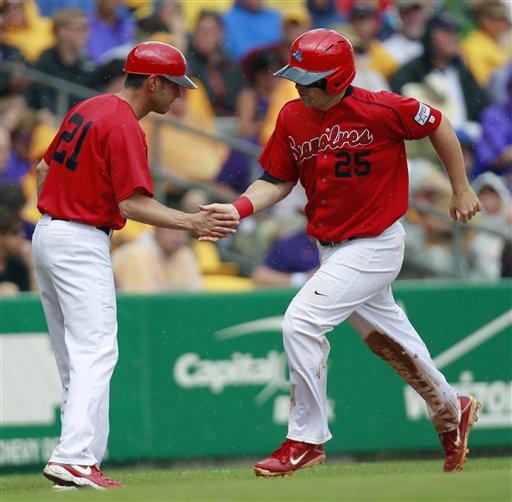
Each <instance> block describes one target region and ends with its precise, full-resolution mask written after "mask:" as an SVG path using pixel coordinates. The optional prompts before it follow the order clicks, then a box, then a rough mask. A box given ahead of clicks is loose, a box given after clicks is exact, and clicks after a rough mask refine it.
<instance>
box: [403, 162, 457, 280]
mask: <svg viewBox="0 0 512 502" xmlns="http://www.w3.org/2000/svg"><path fill="white" fill-rule="evenodd" d="M409 176H410V185H409V187H410V199H411V202H412V205H414V204H423V205H426V206H430V207H432V208H434V209H436V208H437V209H438V210H442V211H443V213H445V214H446V212H447V211H448V207H449V202H450V193H451V192H450V184H449V182H448V179H447V178H446V176H445V175H444V174H443V173H441V172H440V171H438V170H437V169H436V168H435V167H434V166H433V165H432V164H430V163H429V162H427V161H424V160H416V161H410V162H409ZM402 224H403V226H404V228H405V231H406V237H405V263H406V266H405V267H404V269H403V271H402V272H401V277H402V278H404V277H417V278H419V277H432V276H438V277H453V276H455V275H457V272H456V271H457V268H456V267H457V259H463V258H464V257H458V258H456V256H455V253H454V250H453V235H452V231H453V229H452V224H451V222H450V221H449V220H447V219H444V218H442V217H440V216H438V215H436V214H434V213H432V212H428V211H424V210H422V209H421V208H419V209H416V208H414V207H412V208H411V209H410V210H409V211H408V212H407V215H406V217H405V218H403V219H402Z"/></svg>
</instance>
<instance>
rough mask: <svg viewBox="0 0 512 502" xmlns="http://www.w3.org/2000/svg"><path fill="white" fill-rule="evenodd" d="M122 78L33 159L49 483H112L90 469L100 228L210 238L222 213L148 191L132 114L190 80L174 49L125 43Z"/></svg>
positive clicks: (109, 299) (99, 331)
mask: <svg viewBox="0 0 512 502" xmlns="http://www.w3.org/2000/svg"><path fill="white" fill-rule="evenodd" d="M124 70H125V72H126V73H127V74H128V75H127V78H126V82H125V84H124V88H123V89H122V90H121V91H120V92H119V93H117V94H106V95H101V96H97V97H94V98H91V99H88V100H86V101H83V102H81V103H79V104H78V105H76V106H75V107H74V108H73V109H71V110H70V111H69V113H68V115H67V116H66V117H65V119H64V121H63V123H62V125H61V127H60V130H59V131H58V133H57V135H56V136H55V139H54V140H53V141H52V143H51V145H50V147H49V148H48V150H47V152H46V153H45V155H44V158H43V160H42V161H41V162H40V163H39V165H38V166H37V172H38V195H39V199H38V204H37V206H38V208H39V210H40V212H41V213H42V218H41V219H40V221H39V222H38V224H37V227H36V230H35V233H34V238H33V254H34V263H35V270H36V278H37V282H38V286H39V292H40V296H41V301H42V304H43V308H44V312H45V316H46V320H47V324H48V329H49V332H50V338H51V343H52V347H53V351H54V353H55V358H56V362H57V366H58V370H59V374H60V378H61V381H62V402H61V418H62V432H61V436H60V440H59V444H58V445H57V447H56V448H55V450H54V452H53V454H52V455H51V458H50V461H49V462H48V464H47V465H46V467H45V468H44V471H43V472H44V475H45V476H46V477H47V478H49V479H50V480H52V481H54V483H55V485H54V486H55V488H56V489H65V488H66V487H77V486H92V487H93V488H97V489H109V488H118V487H119V486H120V484H119V483H117V482H116V481H114V480H112V479H109V478H107V477H105V476H104V475H103V474H102V472H101V471H100V469H99V466H100V464H101V461H102V458H103V456H104V453H105V449H106V446H107V438H108V431H109V421H108V409H109V383H110V377H111V375H112V372H113V370H114V366H115V364H116V361H117V356H118V350H117V320H116V298H115V287H114V278H113V273H112V266H111V262H110V238H109V237H110V233H111V232H112V230H118V229H121V228H123V226H124V225H125V223H126V219H127V218H130V219H134V220H137V221H141V222H143V223H148V224H151V225H156V226H161V227H167V228H177V229H182V230H190V231H192V232H194V233H195V234H196V235H198V236H202V235H208V236H209V238H210V239H213V240H216V239H218V238H219V237H223V236H226V235H228V234H230V233H232V232H234V227H235V226H236V225H237V223H236V222H235V221H232V219H231V218H230V217H229V216H227V215H221V214H220V215H219V214H217V215H216V214H214V213H212V212H209V213H208V212H206V213H205V212H202V211H199V212H198V213H196V214H185V213H182V212H180V211H175V210H172V209H170V208H167V207H166V206H164V205H162V204H160V203H159V202H157V201H156V200H154V199H153V198H152V197H153V186H152V181H151V174H150V170H149V166H148V159H147V145H146V140H145V136H144V133H143V131H142V129H141V128H140V126H139V123H138V121H139V120H140V119H141V118H142V117H144V116H145V115H147V114H148V113H149V112H152V111H154V112H157V113H166V112H167V111H168V110H169V107H170V105H171V103H172V102H173V101H174V100H175V99H176V98H179V97H180V87H181V86H183V87H188V88H195V85H194V84H193V82H192V81H191V80H189V79H188V77H187V76H186V75H185V71H186V63H185V58H184V57H183V54H181V52H180V51H178V50H177V49H175V48H174V47H172V46H170V45H167V44H164V43H160V42H144V43H142V44H139V45H137V46H136V47H134V48H133V49H132V50H131V51H130V53H129V55H128V57H127V60H126V64H125V68H124Z"/></svg>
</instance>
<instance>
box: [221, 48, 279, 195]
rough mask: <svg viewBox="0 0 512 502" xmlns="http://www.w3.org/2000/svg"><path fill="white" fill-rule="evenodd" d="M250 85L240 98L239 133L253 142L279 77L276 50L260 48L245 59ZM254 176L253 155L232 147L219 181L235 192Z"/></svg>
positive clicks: (257, 138) (238, 191)
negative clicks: (274, 75) (277, 75)
mask: <svg viewBox="0 0 512 502" xmlns="http://www.w3.org/2000/svg"><path fill="white" fill-rule="evenodd" d="M243 67H244V68H245V72H246V74H247V77H248V79H249V83H250V85H248V86H247V87H245V88H244V89H243V90H242V91H241V92H240V95H239V97H238V100H237V115H238V136H239V137H240V138H242V139H245V140H247V141H250V142H251V143H254V144H258V143H259V135H260V132H261V128H262V126H263V122H264V119H265V116H266V114H267V110H268V106H269V102H270V99H271V96H272V93H273V91H274V89H275V87H276V85H277V82H278V80H277V79H276V78H275V77H273V76H272V74H273V73H275V72H276V71H277V70H279V68H280V62H279V55H278V53H277V52H276V51H275V50H272V49H268V50H258V51H255V52H253V53H252V54H249V55H248V56H247V57H246V58H245V60H244V63H243ZM252 178H253V174H252V163H251V159H250V158H249V157H248V156H247V155H245V154H243V153H241V152H239V151H236V150H232V152H231V155H230V156H229V158H228V160H227V161H226V164H225V165H224V167H223V169H222V171H221V172H220V174H219V176H218V177H217V182H218V183H219V184H220V185H223V186H224V188H226V189H231V191H232V193H233V195H236V194H241V193H242V192H244V191H245V189H246V188H247V187H248V186H249V185H250V184H251V182H252Z"/></svg>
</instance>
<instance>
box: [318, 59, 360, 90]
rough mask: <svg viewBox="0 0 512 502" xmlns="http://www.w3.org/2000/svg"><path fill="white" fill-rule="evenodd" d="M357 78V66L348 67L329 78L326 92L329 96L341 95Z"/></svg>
mask: <svg viewBox="0 0 512 502" xmlns="http://www.w3.org/2000/svg"><path fill="white" fill-rule="evenodd" d="M355 76H356V69H355V66H354V65H353V64H352V65H348V66H347V67H345V68H343V69H340V70H338V71H336V72H335V73H333V74H332V75H329V76H328V77H327V86H326V87H325V90H326V91H327V92H328V93H329V94H341V93H342V92H343V91H344V90H345V89H346V88H347V87H348V86H349V85H350V83H351V82H352V80H354V77H355Z"/></svg>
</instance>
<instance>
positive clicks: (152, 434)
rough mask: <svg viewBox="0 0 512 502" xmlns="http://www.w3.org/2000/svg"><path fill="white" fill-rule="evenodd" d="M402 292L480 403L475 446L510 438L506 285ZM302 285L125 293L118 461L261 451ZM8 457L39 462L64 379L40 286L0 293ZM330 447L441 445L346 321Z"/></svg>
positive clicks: (276, 432)
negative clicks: (288, 317)
mask: <svg viewBox="0 0 512 502" xmlns="http://www.w3.org/2000/svg"><path fill="white" fill-rule="evenodd" d="M394 293H395V297H396V299H397V301H398V302H399V303H400V304H401V305H402V306H403V308H404V309H405V310H406V311H407V313H408V315H409V317H410V319H411V320H412V322H413V324H414V325H415V326H416V328H417V330H418V331H419V332H420V334H421V335H422V337H423V339H424V340H425V342H426V343H427V345H428V346H429V348H430V351H431V354H432V356H433V358H434V359H435V361H436V363H437V364H438V366H439V367H440V368H441V369H442V370H443V371H444V373H445V375H446V376H447V378H448V380H449V381H450V382H451V383H452V384H453V385H455V386H456V387H457V388H458V389H459V390H460V391H461V392H464V393H466V392H471V393H473V394H475V395H477V396H478V398H479V399H480V401H481V402H482V405H483V408H482V414H481V418H480V420H479V422H478V425H477V427H476V429H475V431H474V434H473V436H472V441H471V443H472V447H473V448H475V447H480V448H483V447H489V448H510V447H511V434H512V428H511V426H512V417H511V396H512V388H511V385H512V384H511V372H512V370H511V354H512V336H511V335H512V329H511V325H512V310H511V283H510V282H502V283H497V284H495V283H488V284H484V285H476V284H472V283H430V282H418V283H407V282H402V283H397V284H396V285H395V288H394ZM293 294H294V292H293V291H289V290H284V291H283V290H280V291H271V292H269V291H262V292H254V293H243V294H186V295H185V294H176V295H162V296H120V297H119V299H118V311H119V314H118V318H119V348H120V358H119V363H118V366H117V369H116V371H115V373H114V377H113V381H112V388H111V435H110V442H109V449H108V458H109V461H110V462H112V463H113V462H116V461H120V462H126V461H137V460H145V459H146V460H170V459H184V458H218V457H240V456H244V455H250V456H257V455H262V454H266V453H268V452H269V451H271V450H272V449H273V448H275V447H276V446H277V445H278V444H279V443H280V442H281V441H282V440H283V438H284V436H285V434H286V423H287V417H288V412H289V398H288V376H287V365H286V361H285V357H284V354H283V349H282V342H281V334H280V323H281V319H282V315H283V313H284V311H285V309H286V306H287V304H288V303H289V301H290V300H291V298H292V297H293ZM0 313H1V327H0V330H1V337H0V340H1V363H2V375H1V376H2V394H1V412H2V415H1V420H2V422H1V440H0V449H1V452H0V453H1V463H2V466H3V467H4V468H5V469H8V470H11V469H12V468H16V467H22V466H30V465H37V464H40V463H42V462H44V461H45V460H46V458H47V456H48V454H49V452H50V451H51V449H52V448H53V446H54V444H55V441H56V436H57V435H58V432H59V413H58V409H59V392H60V389H59V380H58V376H57V371H56V367H55V363H54V361H53V356H52V353H51V349H50V344H49V339H48V335H47V328H46V323H45V320H44V316H43V313H42V309H41V306H40V303H39V300H38V298H36V297H34V296H25V297H21V298H17V299H5V300H3V301H2V303H1V312H0ZM329 339H330V342H331V346H332V348H331V357H330V361H329V385H328V396H329V415H330V426H331V430H332V433H333V436H334V438H333V439H332V440H331V441H330V442H329V443H328V445H327V450H328V452H330V453H360V452H377V451H391V450H409V451H410V450H417V451H419V450H421V451H426V450H434V449H437V448H438V440H437V436H436V435H435V433H434V430H433V428H432V426H431V424H430V422H429V420H428V419H427V413H426V408H425V406H424V405H423V402H422V400H421V399H420V398H418V397H417V396H416V395H415V393H414V392H412V391H411V390H410V389H408V388H407V386H405V384H404V383H403V382H402V381H401V380H400V379H399V378H398V377H397V376H396V375H395V373H394V372H393V370H392V369H391V368H390V367H388V366H387V365H386V363H384V362H383V361H381V360H380V359H379V358H378V357H377V356H375V355H374V354H373V353H371V352H370V351H369V350H368V349H367V347H366V346H365V345H364V343H363V342H362V341H361V340H360V338H359V336H358V335H357V334H356V333H355V331H353V329H352V328H351V327H350V326H348V325H343V326H341V327H339V328H338V329H336V330H335V331H333V332H332V333H331V334H330V335H329Z"/></svg>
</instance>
